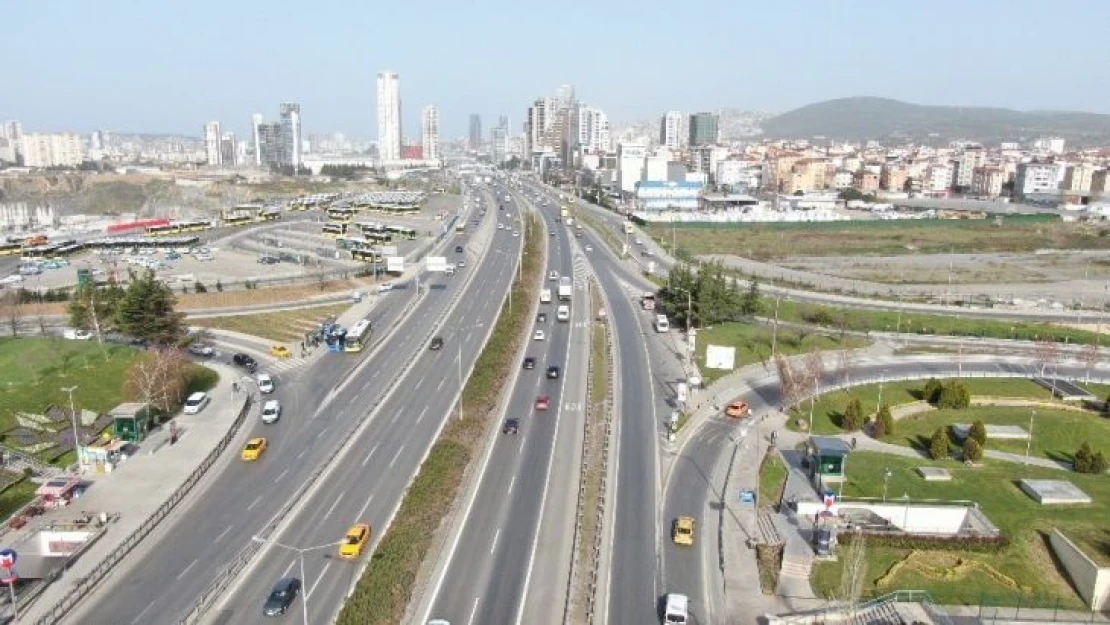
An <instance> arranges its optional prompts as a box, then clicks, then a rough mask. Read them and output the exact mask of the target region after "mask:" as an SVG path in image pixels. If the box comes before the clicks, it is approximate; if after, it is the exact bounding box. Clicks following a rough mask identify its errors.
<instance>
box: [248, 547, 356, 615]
mask: <svg viewBox="0 0 1110 625" xmlns="http://www.w3.org/2000/svg"><path fill="white" fill-rule="evenodd" d="M251 540H253V541H254V542H256V543H258V544H260V545H273V546H274V547H281V548H282V549H285V550H286V551H292V552H294V553H296V554H297V559H298V560H300V568H301V587H302V588H303V589H304V592H302V593H301V594H302V595H303V596H302V598H301V610H302V612H303V613H304V625H308V580H307V579H305V576H304V554H306V553H308V552H309V551H316V550H317V549H327V548H329V547H335V546H338V545H342V544H343V541H342V540H337V541H335V542H332V543H328V544H326V545H316V546H315V547H303V548H302V547H290V546H289V545H283V544H281V543H279V542H278V541H276V540H267V539H265V538H262V537H261V536H251Z"/></svg>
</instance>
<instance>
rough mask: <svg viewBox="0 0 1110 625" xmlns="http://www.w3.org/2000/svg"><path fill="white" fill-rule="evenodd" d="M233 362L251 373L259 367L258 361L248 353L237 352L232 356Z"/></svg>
mask: <svg viewBox="0 0 1110 625" xmlns="http://www.w3.org/2000/svg"><path fill="white" fill-rule="evenodd" d="M231 362H234V363H235V364H237V365H239V366H240V367H242V368H244V369H246V370H247V371H250V372H251V373H254V372H255V370H256V369H258V362H257V361H256V360H255V359H254V358H251V357H250V356H248V355H247V354H235V355H234V356H232V357H231Z"/></svg>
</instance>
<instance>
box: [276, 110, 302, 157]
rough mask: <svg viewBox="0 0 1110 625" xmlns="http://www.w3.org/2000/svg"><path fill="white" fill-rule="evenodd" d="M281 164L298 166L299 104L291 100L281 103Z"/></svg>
mask: <svg viewBox="0 0 1110 625" xmlns="http://www.w3.org/2000/svg"><path fill="white" fill-rule="evenodd" d="M281 156H282V159H281V164H282V165H292V166H294V167H297V166H300V164H301V163H303V162H304V157H303V156H302V155H301V105H300V104H296V103H293V102H282V104H281Z"/></svg>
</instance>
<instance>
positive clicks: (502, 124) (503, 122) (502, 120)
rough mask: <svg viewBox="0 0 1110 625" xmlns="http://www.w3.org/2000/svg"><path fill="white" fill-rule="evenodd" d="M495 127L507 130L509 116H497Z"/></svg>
mask: <svg viewBox="0 0 1110 625" xmlns="http://www.w3.org/2000/svg"><path fill="white" fill-rule="evenodd" d="M497 127H498V128H504V129H505V130H506V131H508V130H509V116H508V115H500V116H498V118H497Z"/></svg>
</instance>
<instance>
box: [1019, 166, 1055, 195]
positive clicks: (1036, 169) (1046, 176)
mask: <svg viewBox="0 0 1110 625" xmlns="http://www.w3.org/2000/svg"><path fill="white" fill-rule="evenodd" d="M1058 173H1059V166H1058V165H1056V164H1055V163H1038V162H1036V161H1034V162H1032V163H1021V164H1019V165H1018V166H1017V173H1016V175H1015V176H1014V195H1015V196H1017V197H1018V198H1021V197H1024V196H1026V195H1039V194H1052V193H1056V192H1057V191H1059V189H1060V186H1059V184H1057V182H1056V181H1057V176H1058Z"/></svg>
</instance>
